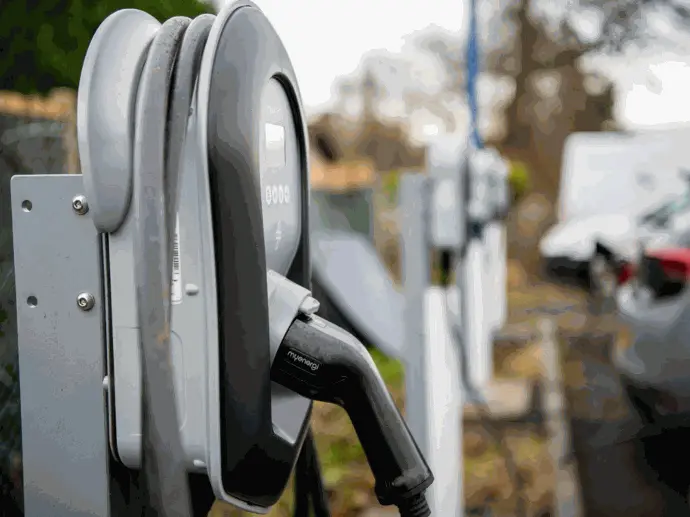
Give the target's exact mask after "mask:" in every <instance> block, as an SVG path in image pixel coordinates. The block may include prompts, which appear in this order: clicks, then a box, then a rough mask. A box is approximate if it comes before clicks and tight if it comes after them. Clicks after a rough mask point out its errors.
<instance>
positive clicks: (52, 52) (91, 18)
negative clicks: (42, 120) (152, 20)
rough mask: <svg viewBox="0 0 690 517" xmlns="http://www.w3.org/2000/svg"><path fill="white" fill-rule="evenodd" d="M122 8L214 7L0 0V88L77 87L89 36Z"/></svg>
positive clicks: (172, 12) (171, 11) (186, 10)
mask: <svg viewBox="0 0 690 517" xmlns="http://www.w3.org/2000/svg"><path fill="white" fill-rule="evenodd" d="M126 8H134V9H140V10H142V11H146V12H147V13H150V14H151V15H152V16H154V17H156V18H157V19H158V20H160V21H165V20H167V19H168V18H171V17H173V16H189V17H194V16H198V15H200V14H203V13H208V12H213V11H212V7H211V6H210V5H208V4H203V3H201V2H198V1H197V0H40V1H38V0H2V1H0V34H2V35H3V43H2V52H1V53H0V90H16V91H20V92H22V93H46V92H48V91H50V90H51V89H53V88H58V87H68V88H75V89H76V88H77V86H78V84H79V75H80V73H81V65H82V62H83V61H84V56H85V55H86V49H87V48H88V46H89V41H90V40H91V37H92V36H93V34H94V33H95V32H96V29H97V28H98V26H99V25H100V24H101V22H102V21H103V20H104V19H105V18H106V17H108V16H109V15H110V14H111V13H113V12H115V11H117V10H119V9H126Z"/></svg>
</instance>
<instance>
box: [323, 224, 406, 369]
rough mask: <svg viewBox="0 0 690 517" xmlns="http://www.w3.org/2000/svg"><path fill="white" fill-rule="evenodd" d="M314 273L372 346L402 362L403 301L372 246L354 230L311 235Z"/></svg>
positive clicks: (334, 301)
mask: <svg viewBox="0 0 690 517" xmlns="http://www.w3.org/2000/svg"><path fill="white" fill-rule="evenodd" d="M312 267H313V274H314V276H315V278H316V279H317V280H318V281H319V283H320V284H321V285H322V286H323V287H324V289H325V291H326V292H327V294H328V295H329V297H330V298H331V299H332V300H333V303H334V304H335V305H336V306H337V308H338V310H339V311H340V312H342V313H343V315H344V316H345V317H346V318H347V319H348V321H350V322H351V323H352V325H354V326H355V327H356V329H357V332H358V333H359V334H361V335H362V336H364V337H366V338H367V340H368V341H369V342H368V343H367V344H368V345H371V346H374V347H376V348H378V349H379V350H381V351H382V352H383V353H385V354H387V355H389V356H391V357H396V358H399V359H400V358H402V348H403V339H404V328H403V325H401V322H402V321H403V311H404V304H405V301H404V298H403V296H402V294H401V293H399V292H398V291H397V290H396V289H395V286H394V284H393V281H392V279H391V278H390V276H389V274H388V271H387V270H386V268H385V266H384V265H383V263H382V262H381V260H380V259H379V257H378V255H377V253H376V250H375V249H374V248H373V246H372V245H371V244H370V243H369V242H368V241H367V240H366V239H365V238H364V237H363V236H361V235H358V234H355V233H349V232H335V231H334V232H323V231H316V232H314V233H313V234H312Z"/></svg>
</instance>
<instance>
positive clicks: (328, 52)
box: [255, 0, 464, 107]
mask: <svg viewBox="0 0 690 517" xmlns="http://www.w3.org/2000/svg"><path fill="white" fill-rule="evenodd" d="M255 3H256V4H257V5H258V6H259V7H261V9H262V10H263V11H264V13H265V14H266V16H267V17H268V19H269V20H270V21H271V23H272V24H273V26H274V27H275V29H276V31H277V32H278V34H279V35H280V36H281V38H282V39H283V42H284V43H285V47H286V48H287V49H288V53H289V54H290V58H291V59H292V63H293V66H294V67H295V73H296V74H297V79H298V80H299V83H300V89H301V91H302V96H303V98H304V102H305V104H306V105H307V106H309V107H315V106H319V105H321V104H323V103H326V102H328V101H329V99H330V96H331V84H332V83H333V81H334V80H335V79H336V77H338V76H341V75H344V74H347V73H350V72H352V71H354V70H355V69H356V68H357V65H358V64H359V60H360V58H361V57H362V55H363V54H364V53H365V52H367V51H369V50H372V49H379V48H386V49H389V50H393V51H395V50H400V48H401V47H402V45H403V37H404V36H406V35H408V34H410V33H412V32H414V31H416V30H419V29H423V28H425V27H427V26H428V25H431V24H432V23H433V24H437V25H439V26H441V27H444V28H447V29H449V30H452V31H458V30H460V29H461V27H462V22H463V9H464V6H463V2H462V0H460V1H458V0H455V1H453V0H255ZM390 13H395V14H394V15H393V16H391V14H390Z"/></svg>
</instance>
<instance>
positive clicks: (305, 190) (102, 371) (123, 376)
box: [12, 0, 433, 517]
mask: <svg viewBox="0 0 690 517" xmlns="http://www.w3.org/2000/svg"><path fill="white" fill-rule="evenodd" d="M77 125H78V141H79V142H78V143H79V151H80V155H81V162H82V169H83V175H82V176H76V175H72V176H69V175H64V176H15V177H14V178H13V179H12V203H13V207H12V210H13V225H14V227H13V232H14V233H13V236H14V250H15V263H16V264H17V266H16V270H17V274H16V291H17V297H18V299H24V300H27V303H26V304H21V305H20V307H19V308H18V327H19V330H18V334H19V353H20V358H19V361H20V368H21V371H22V372H23V375H22V378H21V379H20V382H21V383H22V384H21V388H22V421H23V422H24V424H25V425H24V428H23V445H24V448H25V465H24V466H25V469H24V486H25V494H26V495H25V506H26V515H27V516H29V517H40V516H41V515H47V514H50V515H53V517H74V515H91V516H98V517H113V516H115V515H120V514H122V515H130V514H131V513H132V512H136V510H135V509H134V508H132V507H131V506H130V507H128V505H130V504H136V503H137V501H136V499H137V498H136V496H134V495H131V496H127V495H124V494H130V493H136V491H137V490H141V489H142V487H141V486H139V484H138V483H136V482H133V480H132V478H131V476H130V475H129V474H128V472H129V470H128V469H130V470H142V471H143V472H144V475H145V477H144V478H143V481H144V483H145V485H146V486H145V487H144V489H146V487H148V490H149V492H147V493H148V495H149V502H150V504H151V505H152V509H153V511H155V512H157V513H158V514H162V515H188V514H189V510H188V508H185V507H186V506H187V501H185V499H186V498H187V497H186V495H187V494H186V490H187V488H188V484H187V476H186V474H187V473H203V474H205V475H206V476H207V477H208V480H209V481H210V486H211V488H212V490H213V494H214V496H215V497H216V498H217V499H219V500H221V501H225V502H227V503H230V504H232V505H234V506H236V507H238V508H241V509H243V510H247V511H250V512H254V513H266V512H268V511H269V510H270V508H271V506H272V505H274V504H275V503H276V502H277V501H278V499H279V498H280V496H281V494H282V493H283V491H284V489H285V487H286V485H287V482H288V478H289V476H290V474H291V472H292V470H293V468H294V466H295V464H296V461H297V457H298V455H299V453H300V449H301V447H302V444H303V442H304V441H305V439H306V437H307V434H308V429H309V426H308V424H309V417H310V414H311V409H312V400H320V401H326V402H331V403H335V404H338V405H340V406H342V407H343V408H345V410H346V411H347V413H348V415H349V416H350V419H351V421H352V423H353V425H354V427H355V430H356V432H357V435H358V437H359V439H360V442H361V444H362V446H363V448H364V451H365V454H366V456H367V460H368V462H369V464H370V466H371V469H372V472H373V474H374V477H375V478H376V487H375V490H376V495H377V497H378V500H379V502H380V503H381V504H382V505H391V504H393V505H396V506H397V507H398V509H399V510H400V514H401V516H402V517H428V516H429V508H428V504H427V501H426V498H425V491H426V490H427V488H428V487H429V486H430V485H431V484H432V482H433V474H432V473H431V471H430V469H429V467H428V465H427V464H426V461H425V459H424V457H423V455H422V454H421V453H420V451H419V448H418V446H417V444H416V442H415V441H414V439H413V438H412V435H411V433H410V431H409V429H408V428H407V425H406V423H405V421H404V419H403V418H402V416H401V415H400V412H399V411H398V409H397V408H396V406H395V403H394V402H393V399H392V397H391V396H390V393H389V392H388V390H387V388H386V386H385V383H384V382H383V380H382V378H381V376H380V374H379V372H378V370H377V369H376V365H375V364H374V362H373V360H372V359H371V357H370V355H369V354H368V352H367V350H366V348H365V347H364V345H362V343H361V342H359V341H358V340H357V339H356V338H354V337H353V336H352V335H350V334H348V333H347V332H345V331H344V330H342V329H340V328H339V327H337V326H336V325H333V324H332V323H330V322H327V321H326V320H324V319H322V318H319V317H318V316H316V315H315V312H316V311H317V310H318V308H319V303H318V301H317V300H315V299H314V298H313V297H312V296H311V292H310V279H311V263H310V246H309V244H310V242H309V169H308V155H307V138H306V123H305V117H304V113H303V110H302V104H301V99H300V94H299V90H298V87H297V81H296V79H295V74H294V71H293V69H292V66H291V64H290V60H289V58H288V56H287V53H286V51H285V48H284V47H283V45H282V43H281V41H280V39H279V37H278V36H277V34H276V33H275V31H274V29H273V28H272V26H271V25H270V23H269V22H268V21H267V20H266V18H265V17H264V15H263V14H262V13H261V11H260V10H259V9H258V8H257V7H256V6H255V5H254V4H253V3H251V2H250V1H247V0H240V1H238V2H236V3H233V4H230V5H227V6H226V7H225V8H224V9H223V10H222V11H221V12H220V14H219V15H218V16H216V17H213V16H210V15H203V16H200V17H198V18H196V19H194V20H189V19H187V18H183V17H176V18H171V19H170V20H167V21H166V22H164V23H163V24H160V23H159V22H158V21H157V20H155V19H154V18H153V17H151V16H150V15H148V14H146V13H144V12H142V11H138V10H133V9H125V10H121V11H118V12H116V13H114V14H113V15H111V16H109V17H108V18H107V19H106V20H105V21H104V22H103V24H102V25H101V26H100V27H99V29H98V31H97V33H96V35H95V36H94V38H93V40H92V42H91V44H90V46H89V49H88V52H87V56H86V59H85V62H84V67H83V70H82V77H81V80H80V85H79V94H78V124H77ZM31 199H33V200H34V201H35V202H36V207H35V209H34V207H33V204H32V202H31V201H30V200H31ZM66 199H69V200H71V202H70V203H66ZM57 229H60V230H64V235H63V236H61V238H60V239H55V238H54V237H53V235H54V234H55V233H57ZM45 256H52V257H54V260H52V262H49V263H47V264H45V265H44V264H42V263H40V262H39V261H37V260H36V257H45ZM45 279H49V280H48V282H46V281H45ZM51 282H52V283H51ZM46 285H51V287H50V288H46ZM74 289H78V290H79V291H81V292H80V293H79V294H78V295H76V296H75V297H76V305H74V303H72V304H69V303H66V300H67V299H66V298H65V297H66V296H72V294H71V293H72V292H73V290H74ZM36 294H37V295H38V297H36V296H35V295H36ZM37 300H40V302H39V301H37ZM96 343H100V344H101V347H97V346H94V345H95V344H96ZM77 357H78V358H80V360H78V361H77V360H75V358H77ZM47 369H48V370H50V372H51V374H50V375H43V374H42V373H41V372H45V371H46V370H47ZM37 377H40V378H41V382H40V383H38V382H35V380H36V378H37ZM75 388H77V389H75ZM101 390H103V391H104V395H105V396H103V394H102V392H101ZM142 401H143V402H146V405H145V406H144V405H143V404H142ZM154 402H157V403H158V404H156V403H154ZM36 422H40V425H38V424H36ZM102 434H103V436H101V435H102ZM106 434H107V437H106ZM167 447H170V448H171V451H172V452H170V451H167V454H166V450H165V449H166V448H167ZM82 448H83V449H84V450H87V451H88V454H85V453H84V452H83V451H82ZM28 451H35V453H33V452H31V453H28V454H27V452H28ZM80 451H81V452H80ZM111 459H114V460H116V462H118V463H119V464H120V465H122V466H124V467H126V469H124V470H125V472H124V474H123V473H122V472H120V471H121V470H122V467H121V466H120V465H117V468H116V466H115V465H113V464H112V462H111ZM57 468H59V469H60V470H59V473H58V472H57V471H56V469H57ZM116 472H119V473H120V474H123V477H122V479H120V478H118V475H119V474H116ZM55 479H59V480H64V481H61V482H58V483H56V482H55ZM116 485H119V488H120V489H119V490H118V489H115V490H114V489H113V487H114V486H116ZM121 496H122V497H124V498H125V499H127V498H129V499H131V500H130V501H129V502H127V501H125V502H124V507H122V504H121V503H122V501H121V499H122V497H121ZM118 497H119V499H118ZM116 499H117V501H119V503H118V504H120V507H118V508H119V509H118V510H117V511H116V510H115V506H116V505H115V502H114V501H115V500H116ZM207 510H208V509H202V510H201V511H204V512H205V511H207ZM204 514H205V513H204Z"/></svg>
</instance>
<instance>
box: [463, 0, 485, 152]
mask: <svg viewBox="0 0 690 517" xmlns="http://www.w3.org/2000/svg"><path fill="white" fill-rule="evenodd" d="M478 77H479V38H478V36H477V0H470V31H469V35H468V41H467V101H468V103H469V106H470V141H471V143H472V144H473V145H474V146H475V148H477V149H481V148H482V147H483V146H484V144H483V142H482V139H481V136H480V134H479V105H478V102H477V79H478Z"/></svg>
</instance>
